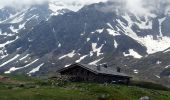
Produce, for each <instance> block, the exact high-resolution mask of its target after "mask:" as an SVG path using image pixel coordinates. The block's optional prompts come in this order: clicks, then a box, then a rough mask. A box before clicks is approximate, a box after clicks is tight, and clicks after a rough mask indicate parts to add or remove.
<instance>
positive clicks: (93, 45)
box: [92, 43, 103, 56]
mask: <svg viewBox="0 0 170 100" xmlns="http://www.w3.org/2000/svg"><path fill="white" fill-rule="evenodd" d="M102 48H103V45H101V46H100V47H98V48H97V43H92V50H93V52H97V56H100V55H102V54H103V53H101V49H102Z"/></svg>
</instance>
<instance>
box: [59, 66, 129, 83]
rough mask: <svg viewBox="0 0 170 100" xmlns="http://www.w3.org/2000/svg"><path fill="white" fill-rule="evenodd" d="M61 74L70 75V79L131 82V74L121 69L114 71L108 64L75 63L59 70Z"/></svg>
mask: <svg viewBox="0 0 170 100" xmlns="http://www.w3.org/2000/svg"><path fill="white" fill-rule="evenodd" d="M57 72H58V73H60V75H61V76H68V77H69V80H70V81H76V82H80V81H84V82H97V83H122V84H129V81H130V79H131V77H130V76H128V75H126V74H124V73H121V72H120V69H118V70H117V71H113V70H111V69H109V68H108V67H107V65H99V66H95V65H86V64H79V63H75V64H72V65H70V66H68V67H65V68H62V69H60V70H58V71H57Z"/></svg>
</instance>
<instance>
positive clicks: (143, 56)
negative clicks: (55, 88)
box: [0, 2, 170, 85]
mask: <svg viewBox="0 0 170 100" xmlns="http://www.w3.org/2000/svg"><path fill="white" fill-rule="evenodd" d="M81 7H82V5H81V4H71V5H70V4H69V5H67V4H63V3H61V2H49V3H45V4H43V5H33V6H31V7H29V8H25V9H22V10H19V11H18V10H14V9H13V10H14V11H13V10H8V9H7V10H2V14H4V15H6V17H4V18H1V19H2V20H1V24H0V29H1V32H0V33H1V34H0V38H1V39H0V42H1V43H0V48H1V50H0V52H1V53H0V54H1V59H0V60H1V62H0V72H1V73H19V74H28V75H44V74H49V73H53V72H55V71H56V70H57V69H59V68H61V67H67V66H68V65H70V64H72V63H74V62H76V63H85V64H90V65H97V64H104V63H107V64H108V65H109V66H111V67H112V68H116V67H121V68H122V71H123V72H125V73H127V74H130V75H132V76H134V78H137V79H144V80H147V81H153V82H160V83H162V84H165V85H168V84H169V82H168V77H169V75H170V72H169V67H167V66H169V65H170V63H169V60H170V58H169V56H168V55H169V54H170V52H169V50H168V48H169V47H170V41H169V40H170V34H169V33H170V29H169V23H170V15H169V13H165V10H162V9H163V8H162V9H161V10H160V9H159V10H158V9H156V10H155V9H153V11H152V12H150V13H146V14H144V15H140V14H137V13H135V12H132V11H131V10H128V9H124V8H123V7H122V4H121V3H117V2H106V3H95V4H91V5H86V6H84V7H83V8H81ZM80 8H81V9H80ZM113 8H114V9H113ZM4 9H5V8H4ZM75 9H76V10H75ZM79 9H80V10H79ZM159 11H160V12H159ZM0 12H1V11H0ZM166 12H167V11H166ZM6 13H7V14H6ZM12 14H13V15H12ZM9 15H10V16H9ZM11 16H12V17H11ZM166 49H167V50H166ZM165 50H166V52H165Z"/></svg>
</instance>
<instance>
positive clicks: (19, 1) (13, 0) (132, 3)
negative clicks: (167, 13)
mask: <svg viewBox="0 0 170 100" xmlns="http://www.w3.org/2000/svg"><path fill="white" fill-rule="evenodd" d="M45 1H62V2H65V3H71V2H78V3H81V4H91V3H97V2H106V1H124V2H126V7H127V9H130V10H131V11H133V12H138V13H142V14H143V13H146V12H148V11H147V10H148V9H146V7H144V6H143V5H144V3H145V4H149V2H150V3H152V4H154V3H155V2H158V3H160V2H170V0H0V8H2V7H3V6H6V5H12V6H16V7H18V6H21V5H31V4H37V3H42V2H45ZM169 8H170V7H169Z"/></svg>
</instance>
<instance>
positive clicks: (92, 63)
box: [89, 58, 103, 65]
mask: <svg viewBox="0 0 170 100" xmlns="http://www.w3.org/2000/svg"><path fill="white" fill-rule="evenodd" d="M102 59H103V58H101V59H98V60H95V61H93V62H91V63H89V65H97V63H98V62H99V61H101V60H102Z"/></svg>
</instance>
